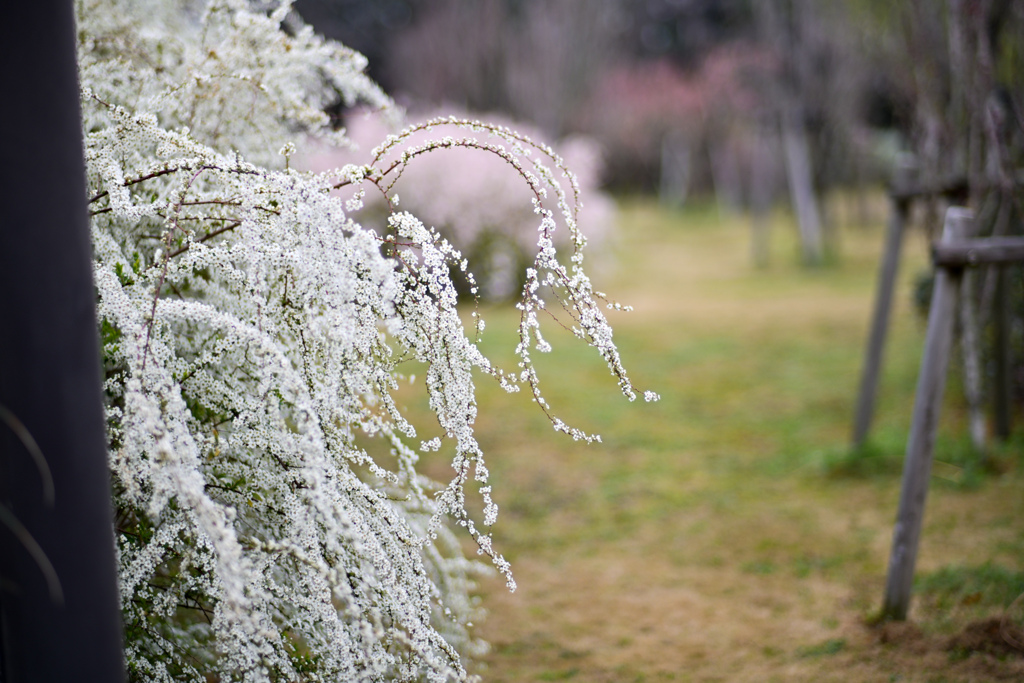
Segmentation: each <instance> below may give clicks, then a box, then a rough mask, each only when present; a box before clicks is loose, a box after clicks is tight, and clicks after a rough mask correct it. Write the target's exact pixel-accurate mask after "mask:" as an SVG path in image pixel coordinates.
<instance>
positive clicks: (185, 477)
mask: <svg viewBox="0 0 1024 683" xmlns="http://www.w3.org/2000/svg"><path fill="white" fill-rule="evenodd" d="M76 8H77V17H78V37H79V65H80V78H81V86H82V106H83V126H84V132H85V157H86V165H87V174H88V184H89V197H88V202H89V211H90V215H91V229H92V238H93V247H94V259H95V282H96V289H97V310H98V315H99V320H100V326H101V329H100V333H101V336H102V343H103V363H104V372H105V385H104V390H105V396H106V417H107V428H108V437H109V457H110V467H111V473H112V485H113V491H114V505H115V515H116V520H115V521H116V529H115V535H116V539H117V551H118V561H119V567H120V592H121V606H122V612H123V617H124V624H125V631H126V658H127V662H128V667H129V672H130V677H131V678H132V680H145V681H172V680H173V681H179V680H189V681H207V680H210V678H208V677H213V679H214V680H223V681H234V680H239V681H270V680H273V681H392V680H398V681H420V680H427V681H450V680H465V679H466V678H467V674H466V670H465V666H464V663H463V658H464V657H466V656H473V655H475V654H478V653H479V652H481V651H482V648H483V647H484V644H483V643H481V642H479V641H478V640H477V639H475V638H474V636H473V634H472V632H471V627H470V624H471V622H472V620H473V619H474V618H475V615H476V614H477V612H478V609H479V608H478V606H477V605H476V604H475V603H474V601H473V599H472V597H471V592H472V589H473V586H474V583H473V582H474V578H475V577H476V576H477V575H478V573H479V572H480V571H482V570H484V569H486V568H487V566H486V565H484V564H482V563H479V562H477V561H475V560H469V559H467V558H466V557H464V556H463V554H462V551H461V549H460V543H459V536H458V535H457V534H455V533H453V531H452V529H453V528H454V529H458V528H460V527H464V528H465V531H466V532H468V534H470V536H472V538H474V539H475V540H476V543H477V545H478V547H479V549H480V551H481V553H482V554H484V555H486V556H488V557H489V558H490V559H491V560H492V563H493V565H494V566H495V567H496V568H497V569H498V570H499V571H501V572H503V573H504V574H505V575H506V577H507V579H508V583H509V586H510V587H511V588H514V583H513V581H512V575H511V573H510V569H509V566H508V563H507V562H506V561H505V560H504V559H503V558H502V556H501V555H500V554H499V552H498V550H496V549H495V548H494V547H493V546H492V544H491V537H490V536H489V534H488V533H487V532H486V526H487V525H489V524H492V523H493V522H494V521H495V518H496V514H497V508H496V506H495V504H494V503H493V501H492V500H491V490H490V487H489V485H488V474H487V468H486V466H485V463H484V457H483V453H482V452H481V450H480V447H479V446H478V444H477V442H476V440H475V438H474V432H473V424H474V419H475V417H476V403H475V399H474V375H476V377H478V378H484V379H486V380H487V381H491V380H493V381H497V382H499V383H500V384H501V385H502V386H503V387H505V388H506V389H507V390H509V391H517V390H519V389H520V388H525V389H526V390H527V391H528V392H530V393H531V394H532V396H533V398H534V399H535V400H536V401H537V402H538V403H539V405H540V407H541V409H542V410H545V411H546V412H548V413H549V416H550V417H551V419H552V424H553V425H554V426H555V428H556V429H559V430H561V431H565V432H567V433H569V434H570V435H571V436H573V437H574V438H585V439H594V438H595V437H594V436H593V435H589V434H584V433H582V432H580V431H579V430H576V429H574V428H571V427H569V426H567V425H565V424H564V423H562V422H561V421H560V420H558V419H557V418H556V417H554V415H551V413H550V408H548V407H547V404H546V403H545V401H544V399H543V396H542V395H541V393H540V388H539V384H538V378H537V374H536V372H535V370H534V366H533V362H532V359H531V353H533V352H534V351H544V350H546V349H547V348H549V347H548V344H547V343H546V342H545V341H544V339H543V337H542V336H541V328H540V321H541V317H542V314H544V313H546V311H548V310H552V311H555V312H557V313H556V315H557V316H558V317H560V319H561V322H562V323H563V324H566V325H568V326H570V327H572V329H574V330H575V332H576V334H577V336H578V337H579V338H580V339H582V340H583V341H584V342H586V343H587V344H589V345H591V346H593V347H594V348H595V349H596V351H597V352H598V353H600V354H601V356H602V357H603V358H604V359H605V360H606V361H607V363H608V365H609V367H610V369H611V372H612V373H613V374H614V376H615V377H616V378H617V380H618V382H619V385H620V388H621V390H622V392H623V393H624V394H625V395H626V396H627V397H628V398H629V399H633V398H634V397H635V392H634V389H633V387H632V386H631V384H630V382H629V380H628V378H627V376H626V374H625V371H624V370H623V368H622V365H621V363H620V361H619V356H618V353H617V351H616V348H615V346H614V344H613V342H612V335H611V330H610V328H609V327H608V325H607V323H606V321H605V318H604V315H603V313H602V307H603V306H604V305H605V304H604V302H603V297H602V296H601V295H599V294H598V293H596V292H594V291H593V290H592V288H591V285H590V282H589V281H588V279H587V277H586V275H585V274H584V272H583V270H582V260H583V257H582V254H583V252H582V246H583V244H584V240H583V237H582V235H581V234H580V233H579V232H578V230H577V226H576V217H577V215H578V210H579V206H580V198H579V195H578V192H577V190H576V185H575V184H574V181H573V178H572V176H571V174H569V172H568V170H567V169H565V168H564V165H563V164H562V163H561V161H560V160H559V159H558V158H557V156H555V155H554V154H553V153H552V152H551V150H549V149H548V148H546V147H545V146H543V145H540V144H537V143H534V142H533V141H531V140H529V139H526V138H524V137H523V136H520V135H518V134H516V133H514V132H513V131H511V130H508V129H506V128H503V127H499V126H490V125H486V124H482V123H478V122H469V121H461V120H451V119H437V120H433V121H429V122H426V123H423V124H420V125H418V126H413V127H410V128H407V129H406V130H405V131H404V132H402V133H399V134H397V135H392V136H389V137H387V138H386V139H384V140H382V141H381V146H380V147H378V148H377V149H376V150H374V151H373V156H372V162H371V163H368V164H366V165H364V166H352V165H350V166H346V167H344V168H340V169H334V170H331V171H329V172H325V173H316V174H314V173H301V172H298V171H295V170H292V169H290V168H289V166H290V163H289V160H290V157H291V156H292V155H294V154H295V153H296V150H297V148H300V147H301V145H302V143H303V141H304V140H306V139H307V137H313V138H316V139H318V140H324V139H328V140H332V141H333V142H334V143H335V144H339V145H342V144H345V142H346V138H345V134H344V131H333V130H331V126H330V120H329V117H328V116H326V115H325V114H324V110H325V109H326V108H328V107H329V106H331V105H333V104H335V103H337V102H338V100H341V101H343V103H344V104H346V105H356V104H362V105H365V106H369V107H372V108H377V109H381V110H390V111H394V110H395V107H394V105H393V104H392V103H391V101H390V100H389V99H388V97H387V96H386V95H385V94H384V93H383V92H381V90H380V89H379V88H378V87H377V86H376V85H375V84H374V83H372V82H371V81H370V80H369V79H368V78H367V77H366V76H365V75H364V73H363V70H364V68H365V60H364V59H363V57H362V56H361V55H359V54H357V53H355V52H352V51H351V50H348V49H347V48H345V47H343V46H341V45H339V44H337V43H332V42H329V41H325V40H323V39H322V38H320V37H318V36H317V35H316V34H314V33H313V32H312V31H311V30H310V28H309V27H307V26H303V25H302V24H301V21H299V20H298V19H297V18H296V17H295V16H294V14H293V13H291V8H290V6H289V3H288V2H282V3H277V2H275V3H272V5H268V3H265V2H252V3H250V2H245V1H244V0H211V2H209V3H208V4H205V5H202V4H200V3H196V2H191V1H189V0H177V1H172V0H148V1H147V0H77V1H76ZM397 115H398V113H397V112H396V117H397ZM420 133H429V134H430V136H429V139H428V140H427V141H425V142H422V141H421V140H422V138H421V137H419V134H420ZM414 135H416V136H417V137H416V138H415V139H416V142H415V143H413V142H412V140H413V136H414ZM450 148H467V149H474V150H477V151H478V153H479V154H488V155H494V156H496V157H498V158H500V159H502V160H504V161H505V162H506V163H507V164H508V166H509V169H510V172H511V173H514V174H517V175H518V177H520V178H521V180H522V182H523V183H524V184H525V186H526V187H527V188H528V189H529V190H530V192H531V194H532V197H533V200H532V201H533V208H534V211H535V212H536V223H537V239H536V250H535V256H534V258H533V262H532V265H531V266H530V268H529V269H528V270H527V273H526V277H525V282H526V285H525V287H524V288H523V291H522V293H521V296H520V298H519V303H518V306H519V308H520V310H521V325H520V329H519V333H520V343H519V346H518V348H517V353H518V357H519V364H518V367H516V368H514V369H508V370H502V369H499V368H497V367H495V366H494V365H492V363H491V362H490V361H489V360H488V359H487V358H486V357H484V356H483V355H482V354H481V353H480V351H479V350H478V348H477V346H476V343H475V340H476V336H477V335H478V334H479V333H480V331H481V330H482V328H483V322H482V321H481V320H479V318H478V319H477V320H478V322H477V324H476V329H470V330H468V331H467V330H466V329H465V328H464V326H463V323H462V321H461V319H460V316H459V311H458V308H457V297H456V292H455V288H454V285H453V283H452V269H453V268H454V269H456V270H458V271H460V272H466V273H469V272H471V270H472V267H471V264H468V265H467V264H466V262H465V261H464V260H463V258H462V256H461V255H460V254H459V253H458V251H457V250H456V249H454V248H453V247H452V246H451V245H450V244H448V243H447V242H446V241H445V240H444V239H442V238H441V237H440V236H439V235H438V234H437V232H436V231H434V230H432V229H431V228H430V227H429V226H426V225H424V224H423V223H422V222H420V220H418V219H417V218H416V217H415V216H413V215H411V214H409V213H403V212H400V210H399V208H398V206H397V200H396V199H395V198H394V197H393V184H394V181H395V179H396V178H398V177H399V176H400V175H401V174H402V172H403V170H404V169H405V168H406V167H407V166H411V165H414V164H416V162H417V160H418V159H420V158H422V157H424V156H425V155H430V154H444V153H445V150H446V149H450ZM349 185H351V186H358V187H359V188H361V189H362V190H363V191H364V192H366V193H376V194H379V195H381V196H383V197H385V198H387V200H388V204H389V207H390V213H391V215H390V218H389V219H388V227H387V229H386V230H382V231H374V230H371V229H368V228H364V227H363V226H361V225H360V224H359V223H357V222H355V221H354V220H353V217H352V213H353V211H354V210H355V209H357V208H358V204H359V195H358V193H357V195H356V196H355V197H354V198H350V199H349V200H348V202H347V205H346V202H345V201H343V200H341V199H339V198H338V197H337V196H336V195H335V194H332V190H333V189H334V188H338V187H342V186H349ZM556 231H564V232H567V233H568V234H569V235H570V236H571V239H570V240H569V244H570V245H571V247H570V248H569V249H568V250H556V249H555V247H554V246H553V245H554V241H553V235H555V234H556ZM563 251H567V253H562V252H563ZM466 277H467V278H471V275H466ZM470 281H471V280H470ZM407 361H414V362H417V363H419V364H421V367H423V368H424V369H422V370H420V371H419V372H420V373H422V374H421V376H422V385H423V386H424V388H425V392H426V394H427V397H428V399H429V405H430V407H431V409H432V410H433V412H434V414H435V416H436V419H437V423H438V425H439V426H440V431H441V432H442V433H443V434H444V438H443V439H430V440H428V441H419V440H418V438H417V434H416V428H415V427H414V426H413V425H412V424H410V423H409V422H408V421H407V420H406V419H405V418H404V417H403V415H402V413H401V412H400V411H399V407H398V405H397V404H396V401H395V400H394V394H395V392H396V390H397V389H398V387H399V383H400V382H401V381H402V380H403V379H404V378H403V374H402V368H403V367H405V366H403V363H405V362H407ZM645 397H646V398H648V399H652V398H655V396H654V395H653V394H650V393H649V392H648V393H647V394H646V396H645ZM373 441H379V442H382V443H384V444H385V445H386V446H387V447H386V448H385V449H371V450H373V452H375V453H378V452H389V453H390V455H387V456H386V457H381V456H377V457H376V458H375V457H372V456H371V455H370V453H369V452H368V450H367V448H366V445H367V444H368V443H371V442H373ZM438 449H442V450H443V451H444V452H447V453H449V454H450V455H451V458H452V467H453V475H452V478H451V481H449V482H447V483H435V482H433V481H430V480H428V479H427V478H425V477H424V476H422V475H421V474H420V473H419V472H418V471H417V460H418V457H419V454H420V452H422V451H432V450H438ZM474 501H475V502H474ZM472 510H476V512H474V513H472V514H471V511H472ZM474 520H480V521H479V522H478V521H474Z"/></svg>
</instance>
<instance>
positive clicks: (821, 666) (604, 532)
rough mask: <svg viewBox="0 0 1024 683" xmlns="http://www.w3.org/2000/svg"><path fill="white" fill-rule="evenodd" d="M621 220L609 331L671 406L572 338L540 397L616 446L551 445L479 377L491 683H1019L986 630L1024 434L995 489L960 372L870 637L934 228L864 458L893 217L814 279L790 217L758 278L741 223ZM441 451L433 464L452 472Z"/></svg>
mask: <svg viewBox="0 0 1024 683" xmlns="http://www.w3.org/2000/svg"><path fill="white" fill-rule="evenodd" d="M620 230H621V236H620V240H619V244H618V245H617V254H618V262H619V266H618V268H617V269H616V270H615V271H614V272H612V271H608V272H605V273H601V274H598V275H596V276H595V281H596V285H597V287H598V289H603V290H605V291H608V292H609V293H610V294H612V295H613V296H614V298H616V299H617V300H619V301H621V302H622V303H626V304H630V305H632V306H634V307H635V309H636V310H635V311H633V312H631V313H622V314H618V313H616V314H614V317H613V324H614V325H615V328H616V339H617V342H618V343H619V346H620V349H621V351H622V353H623V358H624V361H625V364H626V367H627V368H628V369H629V370H630V372H631V375H632V377H633V380H634V382H635V383H636V385H637V386H638V388H640V389H653V390H655V391H657V392H659V393H660V394H661V396H662V400H661V401H660V402H659V403H655V404H644V403H643V402H642V401H637V402H636V403H629V402H627V401H626V400H625V399H623V398H622V396H621V395H619V394H618V393H617V390H616V387H615V383H614V381H613V380H612V379H611V378H610V377H609V375H608V373H607V371H606V370H605V368H604V364H603V362H602V361H601V360H600V359H599V358H598V357H597V356H596V354H593V353H589V352H588V350H587V349H585V348H583V347H582V346H580V345H579V344H577V343H574V342H573V341H572V340H571V339H569V338H568V337H567V336H566V335H560V334H556V333H550V334H549V339H550V340H551V341H552V343H553V345H554V347H555V350H554V352H553V353H551V354H549V355H548V356H546V357H544V358H543V359H539V360H538V364H539V365H540V370H541V372H542V374H541V381H542V386H543V387H544V388H545V391H546V393H547V398H548V401H549V403H550V404H551V406H552V408H553V411H554V412H555V413H556V414H557V415H559V416H560V417H562V418H563V419H564V420H565V421H566V422H568V423H570V424H571V425H573V426H577V427H580V428H583V429H585V430H588V431H596V432H599V433H600V434H601V435H602V437H603V443H601V444H593V445H584V444H582V443H577V442H573V441H572V440H571V439H569V438H567V437H565V436H564V435H559V434H556V433H555V432H554V430H553V429H552V428H551V425H550V423H549V422H548V421H547V419H546V418H545V417H544V415H543V414H542V413H541V412H540V411H539V410H537V409H536V406H534V405H532V404H531V403H530V401H529V400H528V398H526V397H525V396H522V395H517V396H509V395H507V394H505V393H504V392H502V391H501V390H500V388H498V387H497V386H495V385H493V384H492V383H491V382H489V381H485V380H481V381H480V383H479V384H480V386H479V390H480V408H481V411H480V413H481V417H480V419H479V421H478V436H479V439H480V441H481V443H482V445H483V447H484V450H485V453H486V454H487V456H488V464H489V467H490V469H491V473H492V483H493V486H494V497H495V500H496V502H497V503H498V505H499V507H500V509H501V513H500V515H499V519H498V523H497V525H496V526H495V527H494V537H495V544H496V546H497V548H498V549H499V550H500V551H501V552H503V553H504V554H505V555H506V557H507V558H508V559H510V560H511V561H512V563H513V570H514V572H515V576H516V580H517V582H518V585H519V590H518V591H517V592H515V593H513V594H510V593H508V591H507V590H506V589H505V587H504V583H503V581H501V580H500V579H497V578H495V579H493V580H490V579H488V580H485V581H484V582H483V583H482V585H481V592H482V593H483V599H484V604H485V605H486V606H487V607H488V610H489V615H488V618H487V619H486V621H485V622H484V623H482V624H480V625H479V626H478V632H479V633H480V634H481V635H482V636H483V637H484V638H486V639H487V640H489V641H490V642H491V643H492V649H491V652H490V653H489V654H488V655H487V656H486V658H485V659H484V660H483V661H482V662H481V663H480V664H479V665H478V666H476V671H477V672H478V673H480V674H481V675H483V677H484V680H485V681H492V682H495V683H497V682H508V683H512V682H516V683H520V682H523V681H552V680H577V681H586V682H600V681H609V682H612V681H614V682H630V681H673V680H674V681H691V680H692V681H989V680H999V679H1004V678H1005V679H1007V680H1020V679H1021V678H1024V656H1022V653H1021V652H1020V651H1017V652H1014V651H1013V650H1012V649H1011V648H1008V647H1005V646H1004V647H1000V643H1003V640H1002V639H1001V638H1000V637H999V634H998V631H999V623H998V621H992V619H997V618H1002V617H1003V616H1004V615H1007V616H1008V617H1009V618H1010V619H1009V622H1008V623H1011V624H1012V623H1014V622H1015V623H1017V624H1019V623H1021V620H1022V615H1024V606H1022V604H1021V603H1024V599H1022V600H1021V601H1019V602H1017V603H1014V600H1015V599H1016V598H1017V596H1018V595H1020V594H1021V593H1022V592H1024V572H1022V571H1021V570H1022V568H1024V562H1022V561H1024V515H1022V512H1024V496H1022V495H1021V493H1022V490H1024V487H1022V484H1024V475H1022V473H1021V468H1020V464H1021V460H1020V457H1019V451H1020V450H1022V449H1021V443H1022V441H1021V439H1019V438H1018V439H1017V441H1016V446H1014V445H1010V446H1005V447H1002V448H1001V449H999V451H998V452H997V453H996V455H995V462H996V463H997V465H998V466H999V467H1000V468H1001V469H1002V473H1001V474H999V475H993V474H988V473H979V472H978V471H977V469H976V468H975V467H973V466H972V462H973V461H972V456H971V454H970V452H969V448H968V447H967V446H966V445H965V444H966V427H965V420H964V415H963V407H962V406H963V401H962V399H961V396H962V392H960V390H959V384H958V381H957V379H956V376H955V373H954V374H953V375H951V381H950V384H949V386H948V388H947V400H946V402H945V406H944V409H943V410H944V412H943V417H942V424H943V426H942V431H941V434H940V440H939V445H938V452H937V456H936V457H937V461H938V462H937V464H936V467H935V470H934V475H935V476H934V477H933V481H932V484H931V491H930V493H929V498H928V503H927V513H926V518H925V529H924V533H923V538H922V544H921V549H920V555H919V560H918V574H917V575H918V585H917V588H916V589H915V598H914V603H913V607H912V610H911V619H910V622H909V623H907V624H888V625H883V626H875V627H870V626H868V625H867V622H868V620H869V619H870V618H871V617H872V616H873V615H874V614H875V613H876V612H877V611H878V609H879V607H880V605H881V599H882V591H883V586H884V581H885V571H886V563H887V561H888V554H889V543H890V539H891V533H892V524H893V520H894V517H895V513H896V506H897V501H898V495H899V478H900V468H901V462H902V455H903V449H904V444H905V439H906V433H907V430H908V427H909V420H910V412H911V407H912V405H911V404H912V402H913V393H914V384H915V382H916V376H917V365H918V363H919V360H920V353H921V349H922V344H923V341H924V339H923V337H924V324H923V322H922V321H921V320H919V319H918V318H917V316H916V314H915V313H914V312H913V311H912V310H911V304H910V289H911V282H912V280H913V278H914V276H915V275H917V274H918V273H919V272H920V270H921V269H922V268H923V267H924V264H925V263H926V245H925V241H924V239H923V237H922V236H921V235H920V233H919V232H915V233H912V234H911V235H910V236H909V238H908V240H907V243H906V245H905V251H904V259H903V264H902V269H901V285H900V289H899V293H898V300H897V308H896V311H895V317H894V320H893V324H892V328H891V334H890V339H889V344H888V347H887V352H886V366H885V373H884V375H883V379H882V383H881V394H880V397H879V402H878V411H877V417H876V421H875V426H874V429H873V430H872V440H871V444H870V446H869V448H867V449H865V451H864V452H863V453H860V454H857V455H855V456H853V455H850V454H849V453H848V442H849V435H850V430H851V420H852V415H853V404H854V400H855V398H856V391H857V383H858V379H859V372H860V366H861V360H862V354H863V345H864V341H865V339H866V333H867V321H868V319H869V316H870V309H871V305H872V301H873V295H874V286H875V280H876V277H877V262H878V258H879V249H880V245H881V243H882V238H883V230H882V226H881V225H874V226H866V227H851V228H847V229H844V230H843V231H842V233H841V235H840V242H841V245H840V249H839V251H840V252H841V258H840V259H838V260H837V263H836V264H834V265H831V266H828V267H825V268H820V269H816V270H807V269H803V268H801V267H799V266H798V265H797V259H796V254H797V249H796V246H795V244H794V243H793V237H794V233H795V228H793V227H792V225H791V224H790V223H789V222H788V219H787V218H786V217H785V216H783V215H780V216H778V217H777V218H776V219H775V221H774V224H773V227H772V230H773V235H772V240H773V249H774V252H773V255H772V261H771V264H770V266H769V267H767V268H765V269H760V270H759V269H755V268H754V267H753V266H752V258H751V256H750V239H749V224H748V221H747V219H745V218H743V217H739V216H737V217H731V218H725V219H722V218H721V217H720V216H719V215H718V212H717V211H716V210H714V209H711V208H707V209H701V208H689V209H687V210H683V211H667V210H663V209H660V208H658V207H657V206H656V205H655V204H653V203H650V202H646V201H639V200H635V201H627V202H624V203H623V204H622V206H621V216H620ZM483 314H484V317H485V319H486V321H487V330H486V331H485V333H484V338H483V342H482V343H483V346H484V347H485V350H486V351H487V352H488V353H490V354H492V355H493V356H496V357H498V358H504V359H506V362H505V363H504V365H505V367H508V366H509V365H511V361H510V360H509V359H511V348H512V346H513V345H514V341H513V340H514V328H515V324H516V320H517V318H516V315H515V314H516V312H515V311H513V310H509V309H502V308H494V309H485V310H484V311H483ZM553 328H554V326H553ZM1017 417H1018V420H1019V419H1020V417H1021V416H1019V415H1018V416H1017ZM1019 431H1020V430H1019V429H1018V432H1019ZM427 436H428V437H429V436H432V434H428V435H427ZM441 460H442V459H441V458H438V459H437V460H436V461H434V462H428V463H426V465H427V467H426V468H427V470H428V471H431V472H432V473H433V474H434V475H435V476H437V477H439V478H443V477H446V476H447V473H446V471H445V466H444V464H443V462H442V461H441ZM1011 603H1014V604H1011ZM986 620H989V621H986ZM986 629H987V630H986Z"/></svg>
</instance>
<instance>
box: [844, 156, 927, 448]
mask: <svg viewBox="0 0 1024 683" xmlns="http://www.w3.org/2000/svg"><path fill="white" fill-rule="evenodd" d="M912 173H913V166H912V165H910V164H909V163H904V164H902V165H901V166H899V167H897V169H896V174H895V177H894V178H893V187H892V198H891V202H892V214H891V216H890V218H889V228H888V231H887V234H886V239H885V252H884V253H883V254H882V267H881V269H880V270H879V274H878V290H877V292H876V295H875V310H874V314H873V317H872V319H871V331H870V333H869V335H868V346H867V352H866V353H865V355H864V368H863V370H862V371H861V379H860V392H859V393H858V395H857V408H856V413H855V415H854V419H853V447H854V449H857V448H860V447H861V446H863V445H864V441H865V440H866V439H867V435H868V432H869V431H870V429H871V421H872V419H873V417H874V413H875V397H876V396H877V395H878V377H879V375H880V374H881V371H882V355H883V352H884V351H885V338H886V335H887V334H888V330H889V318H890V316H891V312H892V300H893V292H894V291H895V289H896V275H897V273H898V272H899V267H900V251H901V250H902V247H903V230H904V226H905V225H906V222H907V215H908V214H909V213H910V199H909V197H908V196H907V195H906V194H904V193H905V192H907V190H908V189H909V186H910V184H911V182H912Z"/></svg>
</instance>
